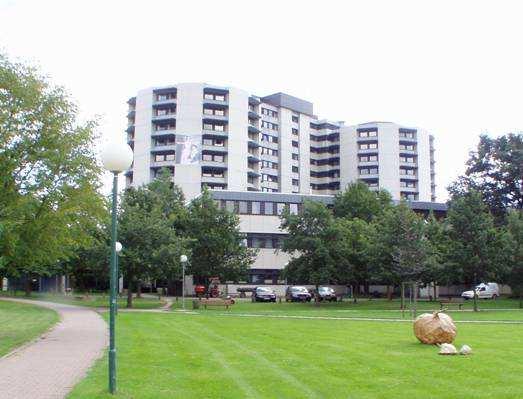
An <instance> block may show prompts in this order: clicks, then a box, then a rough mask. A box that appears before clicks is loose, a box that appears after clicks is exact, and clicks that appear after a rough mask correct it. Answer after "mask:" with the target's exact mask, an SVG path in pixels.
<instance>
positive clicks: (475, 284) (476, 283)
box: [473, 273, 478, 312]
mask: <svg viewBox="0 0 523 399" xmlns="http://www.w3.org/2000/svg"><path fill="white" fill-rule="evenodd" d="M477 285H478V282H477V276H476V273H474V288H473V290H474V312H477V311H478V292H477V291H476V286H477Z"/></svg>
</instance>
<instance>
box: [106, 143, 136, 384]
mask: <svg viewBox="0 0 523 399" xmlns="http://www.w3.org/2000/svg"><path fill="white" fill-rule="evenodd" d="M101 160H102V164H103V166H104V168H105V169H107V170H108V171H109V172H111V173H112V174H113V193H112V197H113V200H112V209H111V267H110V274H109V276H110V295H109V392H110V393H112V394H114V393H115V392H116V312H117V296H118V287H117V284H118V252H120V251H121V250H122V244H120V243H119V242H117V241H116V236H117V233H116V223H117V220H116V207H117V196H118V174H119V173H121V172H123V171H124V170H127V169H129V167H130V166H131V164H132V162H133V151H132V149H131V147H129V146H128V145H127V144H125V143H123V142H118V143H111V144H109V145H107V146H106V147H105V148H104V150H103V151H102V154H101Z"/></svg>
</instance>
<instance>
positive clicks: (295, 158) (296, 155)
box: [292, 154, 300, 161]
mask: <svg viewBox="0 0 523 399" xmlns="http://www.w3.org/2000/svg"><path fill="white" fill-rule="evenodd" d="M292 159H293V160H295V161H299V160H300V156H299V155H298V154H292Z"/></svg>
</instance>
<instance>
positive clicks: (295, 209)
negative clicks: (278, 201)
mask: <svg viewBox="0 0 523 399" xmlns="http://www.w3.org/2000/svg"><path fill="white" fill-rule="evenodd" d="M289 211H290V213H291V214H292V215H297V214H298V204H289Z"/></svg>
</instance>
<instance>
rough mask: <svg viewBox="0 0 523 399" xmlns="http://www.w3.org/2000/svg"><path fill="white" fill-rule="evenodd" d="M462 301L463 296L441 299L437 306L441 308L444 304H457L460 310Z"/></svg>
mask: <svg viewBox="0 0 523 399" xmlns="http://www.w3.org/2000/svg"><path fill="white" fill-rule="evenodd" d="M464 302H465V300H464V299H463V298H448V299H442V300H441V301H439V308H440V310H441V309H443V307H444V306H449V305H457V306H458V308H459V310H461V307H462V306H463V303H464Z"/></svg>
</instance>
